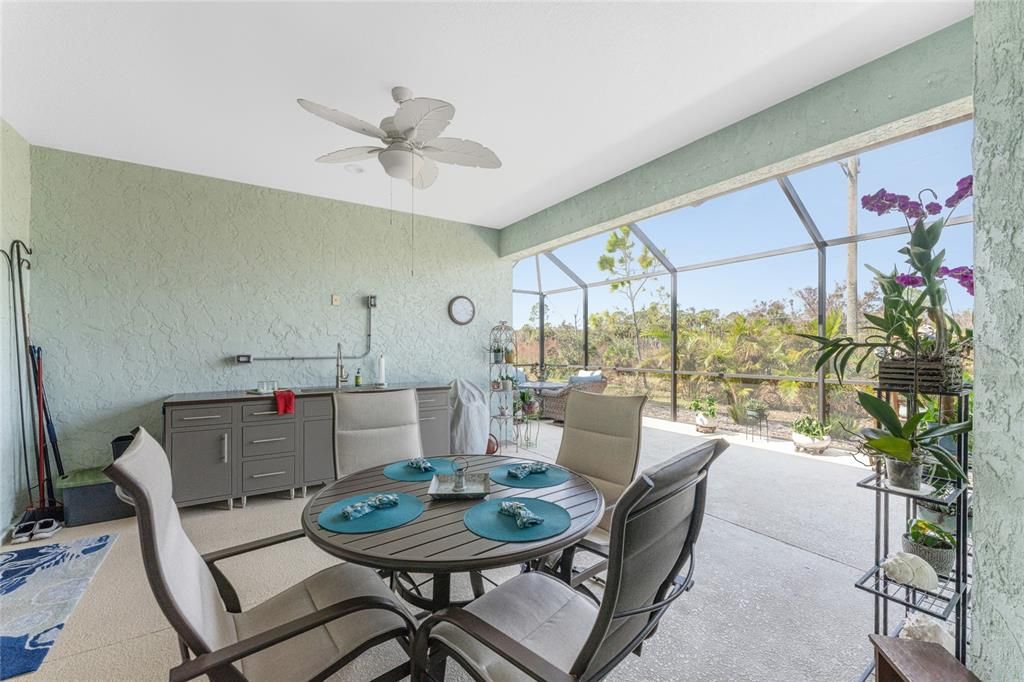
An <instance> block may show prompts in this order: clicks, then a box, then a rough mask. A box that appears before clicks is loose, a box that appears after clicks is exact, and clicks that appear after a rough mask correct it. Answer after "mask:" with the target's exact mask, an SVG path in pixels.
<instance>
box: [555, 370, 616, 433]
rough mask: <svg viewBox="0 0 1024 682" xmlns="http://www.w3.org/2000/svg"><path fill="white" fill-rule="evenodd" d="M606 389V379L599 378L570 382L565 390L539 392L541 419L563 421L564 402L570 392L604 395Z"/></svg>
mask: <svg viewBox="0 0 1024 682" xmlns="http://www.w3.org/2000/svg"><path fill="white" fill-rule="evenodd" d="M606 388H608V378H607V377H603V376H602V377H601V378H600V380H598V381H581V382H579V383H572V382H570V383H569V384H568V385H567V386H566V387H565V388H548V389H544V390H542V391H541V392H540V398H541V405H542V408H541V414H540V416H541V418H543V419H552V420H554V421H556V422H564V421H565V402H566V401H567V400H568V399H569V392H570V391H582V392H584V393H598V394H601V393H604V390H605V389H606Z"/></svg>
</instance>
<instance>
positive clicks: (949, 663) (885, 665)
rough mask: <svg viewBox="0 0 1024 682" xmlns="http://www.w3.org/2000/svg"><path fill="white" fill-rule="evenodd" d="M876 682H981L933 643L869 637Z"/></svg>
mask: <svg viewBox="0 0 1024 682" xmlns="http://www.w3.org/2000/svg"><path fill="white" fill-rule="evenodd" d="M868 639H870V640H871V644H872V645H873V646H874V647H875V681H876V682H938V681H939V680H941V681H942V682H980V680H978V677H977V676H976V675H975V674H974V673H972V672H971V671H970V670H968V669H967V668H965V667H964V665H963V664H962V663H961V662H960V661H958V660H956V657H954V656H953V654H951V653H949V652H948V651H946V650H945V649H943V648H942V647H941V646H939V645H938V644H934V643H932V642H919V641H917V640H913V639H900V638H898V637H883V636H882V635H868Z"/></svg>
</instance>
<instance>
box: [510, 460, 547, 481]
mask: <svg viewBox="0 0 1024 682" xmlns="http://www.w3.org/2000/svg"><path fill="white" fill-rule="evenodd" d="M547 470H548V465H547V464H545V463H544V462H523V463H522V464H518V465H516V466H514V467H509V468H508V475H509V476H510V477H512V478H526V477H527V476H529V475H530V474H543V473H546V472H547Z"/></svg>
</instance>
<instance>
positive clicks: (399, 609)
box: [104, 427, 415, 682]
mask: <svg viewBox="0 0 1024 682" xmlns="http://www.w3.org/2000/svg"><path fill="white" fill-rule="evenodd" d="M104 473H106V474H107V476H109V477H110V478H111V480H113V481H114V482H115V483H116V484H117V485H118V486H119V487H120V489H121V490H122V491H123V493H122V494H124V495H125V497H126V498H128V499H126V501H131V502H132V504H134V505H135V511H136V515H137V517H138V520H139V542H140V544H141V545H142V563H143V566H144V567H145V570H146V576H147V578H148V579H149V585H150V588H151V589H152V590H153V595H154V596H155V597H156V601H157V604H158V605H159V606H160V610H161V611H163V614H164V616H165V617H166V618H167V620H168V621H169V622H170V624H171V627H173V628H174V630H175V632H177V634H178V643H179V648H180V650H181V657H182V663H181V664H180V665H178V666H177V667H175V668H172V669H171V671H170V680H171V682H181V681H183V680H190V679H194V678H196V677H201V676H203V675H208V676H209V679H211V680H213V681H214V682H221V681H223V680H227V681H230V682H239V681H246V680H252V681H262V680H267V681H277V680H285V679H287V680H322V679H325V678H327V677H328V676H330V675H331V674H333V673H334V672H335V671H337V670H339V669H341V668H342V667H343V666H345V665H346V664H347V663H348V662H350V661H352V660H354V659H355V658H356V657H357V656H359V655H360V654H361V653H362V652H363V651H366V650H367V649H370V648H372V647H374V646H377V645H378V644H381V643H383V642H386V641H389V640H392V639H397V640H398V641H399V643H400V644H402V646H403V647H405V648H407V647H408V645H409V642H411V638H412V634H413V632H414V630H415V622H414V621H413V620H412V618H411V617H410V615H409V613H408V611H407V610H406V609H405V607H404V606H402V605H401V604H400V603H399V602H398V601H397V600H396V599H395V598H394V596H393V595H392V594H391V592H390V590H388V588H387V586H386V585H385V584H384V583H383V582H382V581H381V580H380V579H379V578H378V577H377V575H376V574H375V573H374V572H373V571H371V570H370V569H368V568H363V567H361V566H355V565H353V564H340V565H337V566H332V567H331V568H328V569H325V570H323V571H320V572H319V573H317V574H315V575H313V576H311V577H309V578H307V579H305V580H303V581H302V582H301V583H299V584H298V585H295V586H293V587H290V588H288V589H286V590H285V591H284V592H281V593H280V594H278V595H276V596H274V597H271V598H270V599H268V600H267V601H265V602H263V603H262V604H259V605H257V606H254V607H253V608H251V609H247V610H244V611H243V610H242V609H241V607H240V605H239V600H238V595H237V593H236V592H235V589H234V587H233V586H232V585H231V583H230V582H229V581H228V579H227V577H226V576H225V575H224V573H222V572H221V571H220V569H219V568H217V566H216V562H218V561H220V560H222V559H226V558H228V557H233V556H238V555H240V554H245V553H248V552H252V551H254V550H258V549H262V548H264V547H270V546H271V545H276V544H279V543H282V542H285V541H288V540H294V539H296V538H300V537H303V533H302V531H300V530H296V531H293V532H290V533H282V534H280V535H276V536H274V537H270V538H266V539H264V540H257V541H255V542H249V543H246V544H243V545H239V546H237V547H233V548H230V549H224V550H220V551H217V552H211V553H209V554H205V555H202V556H201V555H200V554H199V553H198V552H197V551H196V548H195V546H194V545H193V544H192V542H191V541H190V540H189V538H188V536H187V535H186V534H185V531H184V529H183V528H182V527H181V519H180V517H179V516H178V508H177V506H176V505H175V503H174V500H173V499H172V498H171V469H170V466H169V465H168V461H167V455H166V454H165V453H164V451H163V449H162V448H161V447H160V445H159V444H158V443H157V442H156V441H155V440H153V438H152V436H150V435H149V434H148V433H147V432H146V430H145V429H143V428H141V427H139V429H138V430H137V433H136V435H135V439H134V440H133V441H132V443H131V445H129V446H128V449H127V450H125V453H124V454H123V455H121V457H119V458H118V459H117V460H116V461H115V462H114V463H113V464H111V465H110V466H108V467H107V468H106V469H105V470H104ZM193 655H194V658H193V657H192V656H193ZM409 668H410V666H409V663H408V662H406V663H404V664H402V665H400V666H398V667H396V668H393V669H392V670H389V671H388V672H386V673H384V674H383V675H381V676H380V677H378V678H377V679H378V680H398V679H401V677H402V676H404V675H408V674H409Z"/></svg>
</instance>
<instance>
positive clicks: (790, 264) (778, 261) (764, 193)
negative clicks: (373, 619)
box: [513, 121, 974, 328]
mask: <svg viewBox="0 0 1024 682" xmlns="http://www.w3.org/2000/svg"><path fill="white" fill-rule="evenodd" d="M973 131H974V123H973V121H965V122H963V123H958V124H956V125H953V126H949V127H946V128H942V129H940V130H936V131H933V132H930V133H926V134H924V135H919V136H917V137H913V138H910V139H908V140H903V141H900V142H896V143H893V144H890V145H887V146H885V147H880V148H878V149H873V150H871V151H868V152H864V153H862V154H861V155H860V176H859V178H858V192H857V196H858V197H860V196H862V195H864V194H870V193H873V192H875V191H876V190H878V189H880V188H882V187H884V188H886V189H887V190H889V191H893V192H896V193H897V194H908V195H911V197H913V196H914V195H916V194H917V193H918V192H919V191H921V190H923V189H925V188H932V189H934V191H935V192H936V193H937V194H938V201H939V203H942V202H943V201H945V199H946V197H948V196H949V195H950V194H952V193H953V191H954V190H955V189H956V181H957V180H959V179H960V178H962V177H963V176H965V175H969V174H970V172H971V137H972V135H973ZM790 180H791V181H792V183H793V186H794V187H795V188H796V190H797V193H798V194H799V195H800V198H801V199H802V200H803V203H804V205H805V206H806V207H807V211H808V213H809V214H810V216H811V218H812V219H813V220H814V222H815V223H816V224H817V226H818V229H819V230H820V231H821V233H822V234H823V235H824V236H825V237H826V238H834V237H839V236H843V235H845V234H846V233H847V218H846V212H847V180H846V177H845V175H844V174H843V171H842V168H841V167H840V165H839V163H837V162H830V163H826V164H823V165H821V166H817V167H814V168H810V169H807V170H804V171H801V172H799V173H795V174H793V175H791V176H790ZM924 197H925V201H926V202H927V201H930V200H932V197H931V195H930V194H926V195H924ZM971 202H972V200H971V199H967V200H966V201H965V202H964V203H962V204H961V205H960V207H958V208H957V210H956V211H955V213H954V216H969V215H971V211H972V203H971ZM946 213H947V212H946V211H944V212H943V215H945V214H946ZM905 224H906V223H905V221H904V219H903V217H902V216H901V215H899V214H887V215H884V216H876V215H874V214H873V213H868V212H867V211H864V210H862V209H859V210H858V231H859V232H861V233H865V232H871V231H875V230H884V229H888V228H894V227H901V226H905ZM639 225H640V227H641V228H642V229H643V230H644V232H646V234H647V235H648V236H649V237H650V238H651V239H652V240H653V241H654V242H655V244H657V245H658V246H659V247H661V248H662V249H663V250H664V251H665V252H666V254H667V255H668V257H669V259H670V260H672V262H673V263H675V264H676V265H677V266H678V265H686V264H690V263H700V262H704V261H710V260H716V259H720V258H727V257H730V256H739V255H744V254H750V253H756V252H759V251H768V250H772V249H778V248H782V247H786V246H795V245H799V244H806V243H808V242H810V238H809V237H808V235H807V232H806V230H805V229H804V227H803V225H802V224H801V223H800V221H799V220H798V219H797V217H796V214H795V213H794V212H793V209H792V207H791V206H790V205H789V202H788V201H787V200H786V197H785V195H784V194H783V193H782V190H781V189H780V187H779V185H778V183H777V182H775V181H774V180H772V181H769V182H766V183H762V184H760V185H755V186H753V187H748V188H746V189H743V190H740V191H738V192H734V193H732V194H728V195H725V196H722V197H718V198H716V199H712V200H709V201H706V202H704V203H703V204H701V205H699V206H692V207H685V208H681V209H677V210H674V211H671V212H669V213H665V214H662V215H660V216H654V217H652V218H648V219H647V220H644V221H642V222H641V223H639ZM972 232H973V230H972V225H970V224H965V225H958V226H955V227H949V228H947V229H946V230H945V231H944V233H943V236H942V241H941V242H940V247H941V248H944V249H945V250H946V260H945V263H946V265H948V266H949V267H955V266H958V265H973V263H974V250H973V243H972V240H973V234H972ZM607 239H608V235H607V233H605V234H601V235H596V236H594V237H589V238H587V239H584V240H581V241H578V242H574V243H572V244H568V245H566V246H563V247H561V248H559V249H556V250H555V251H554V254H555V255H556V256H558V258H559V259H561V260H562V261H563V262H564V263H565V264H566V265H567V266H569V267H570V268H571V269H572V270H573V271H574V272H576V273H577V274H578V275H579V276H580V277H582V278H583V279H584V280H585V281H587V282H597V281H601V280H605V279H608V277H609V275H608V274H607V273H604V272H601V271H600V270H599V269H598V267H597V259H598V257H599V256H600V255H601V254H602V253H603V252H604V245H605V243H606V242H607ZM906 241H907V238H906V237H904V236H902V235H901V236H898V237H887V238H882V239H876V240H870V241H866V242H861V243H859V244H858V245H857V250H858V263H859V266H858V270H859V283H858V285H859V286H858V288H859V290H860V291H861V293H863V292H864V291H866V290H867V288H869V287H870V282H871V272H870V271H869V270H867V268H866V267H865V265H872V266H874V267H876V268H878V269H880V270H882V271H891V270H892V268H893V267H894V266H896V267H898V268H899V269H900V271H901V272H905V271H906V270H907V266H905V265H904V263H903V260H904V257H903V256H902V255H901V254H899V253H897V251H898V249H899V248H901V247H902V246H904V245H905V243H906ZM846 257H847V250H846V247H844V246H840V247H832V248H831V249H829V252H828V259H827V264H826V277H827V279H828V282H829V290H831V289H832V288H833V287H834V286H835V284H836V283H837V282H845V281H846ZM540 263H541V282H542V285H543V288H544V289H545V290H550V289H557V288H561V287H566V286H571V285H572V281H571V280H570V279H569V278H568V277H567V276H566V275H565V274H564V273H562V272H561V271H560V270H558V268H557V267H555V265H554V264H553V263H551V262H550V261H549V260H548V259H547V258H545V257H543V256H542V257H541V259H540ZM816 282H817V254H816V252H815V251H813V250H810V251H804V252H800V253H795V254H789V255H785V256H775V257H771V258H763V259H759V260H755V261H748V262H745V263H738V264H733V265H728V266H722V267H716V268H709V269H705V270H696V271H691V272H683V273H679V305H680V306H681V307H682V308H689V307H695V308H698V309H701V308H718V309H719V310H721V311H722V312H723V313H728V312H732V311H739V310H744V309H747V308H749V307H750V306H751V305H752V304H754V303H755V302H757V301H760V300H766V299H776V298H791V297H792V294H791V292H792V291H793V290H795V289H800V288H803V287H806V286H814V285H816ZM659 286H664V287H666V288H667V287H668V286H669V278H668V277H667V276H664V277H660V278H657V279H652V280H651V281H650V283H648V284H647V286H646V288H645V290H644V293H643V294H642V297H641V301H642V302H645V301H650V300H653V299H654V297H655V295H656V290H657V288H658V287H659ZM513 288H516V289H529V290H535V289H536V288H537V275H536V265H535V263H534V260H533V258H532V257H530V258H527V259H524V260H523V261H520V262H519V263H518V264H517V265H516V267H515V270H514V271H513ZM948 291H949V295H950V303H951V304H952V306H953V309H954V310H955V311H961V310H965V309H969V308H971V307H972V305H973V300H972V298H971V296H970V295H968V294H967V292H966V291H964V290H963V289H962V288H960V287H959V285H957V284H956V283H955V282H950V285H949V288H948ZM535 303H536V297H535V296H525V295H518V294H516V295H513V324H514V326H515V327H517V328H518V327H519V326H520V325H522V324H523V323H524V322H526V321H527V319H528V316H529V312H530V308H531V307H532V306H533V305H534V304H535ZM547 303H548V307H549V310H550V313H551V320H552V321H553V322H556V323H557V322H559V321H561V320H563V319H568V320H572V319H573V316H574V315H575V316H577V317H578V316H581V315H582V296H581V294H580V293H579V292H572V293H565V294H556V295H552V296H548V298H547ZM625 304H626V298H625V296H624V295H623V294H621V293H615V292H611V291H610V289H609V287H607V286H601V287H591V289H590V312H591V313H594V312H596V311H599V310H602V309H613V308H622V307H624V306H625Z"/></svg>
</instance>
